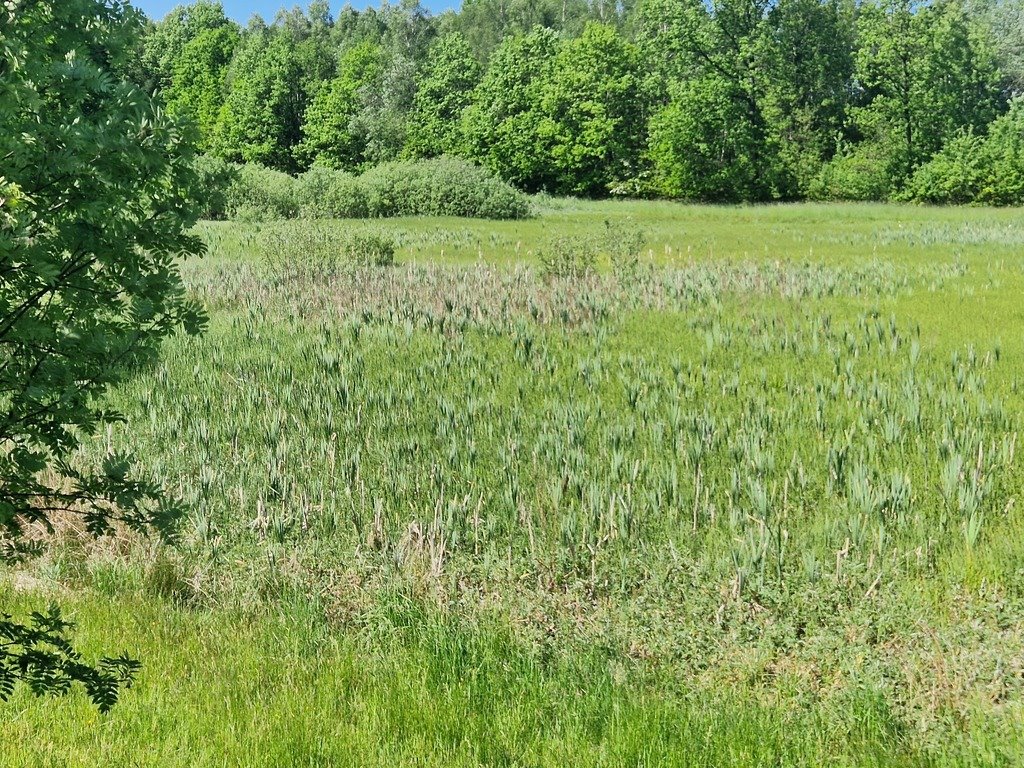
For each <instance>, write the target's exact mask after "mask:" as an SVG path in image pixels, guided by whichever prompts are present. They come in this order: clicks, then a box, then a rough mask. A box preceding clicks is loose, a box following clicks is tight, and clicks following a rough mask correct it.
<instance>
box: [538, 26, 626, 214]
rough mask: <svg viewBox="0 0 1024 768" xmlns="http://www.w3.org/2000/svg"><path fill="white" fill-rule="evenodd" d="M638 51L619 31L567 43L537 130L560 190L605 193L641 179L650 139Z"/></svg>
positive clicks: (593, 30)
mask: <svg viewBox="0 0 1024 768" xmlns="http://www.w3.org/2000/svg"><path fill="white" fill-rule="evenodd" d="M638 79H639V78H638V75H637V60H636V51H635V50H634V48H633V47H632V46H631V45H630V44H629V43H627V42H626V41H624V40H623V39H622V38H621V37H620V36H619V34H618V33H617V32H616V31H615V29H614V28H612V27H609V26H607V25H603V24H588V25H587V27H586V28H585V29H584V30H583V34H582V35H580V36H579V37H577V38H575V39H572V40H568V41H566V42H564V43H563V44H562V45H561V46H560V47H559V50H558V53H557V55H556V56H555V58H554V61H553V63H552V67H551V72H550V76H549V77H548V79H547V80H546V82H545V83H544V87H543V92H542V94H541V104H540V109H541V112H542V114H543V118H542V120H541V123H540V125H539V126H538V132H539V134H540V138H541V140H542V142H543V144H544V145H545V146H547V147H549V152H550V161H549V162H550V166H551V173H552V174H553V176H554V188H553V189H554V190H557V191H558V192H561V193H570V194H584V195H597V196H600V195H603V194H606V193H607V192H608V190H609V188H610V187H611V186H612V185H613V184H614V183H615V182H617V181H620V180H622V179H627V178H631V177H632V176H633V175H634V174H635V173H636V169H635V167H634V163H635V159H636V157H637V150H638V149H639V147H641V146H642V145H643V139H644V137H643V135H642V134H641V133H640V132H639V131H638V130H637V129H638V127H639V126H642V125H643V119H642V108H641V106H640V104H639V99H638V96H639V91H638Z"/></svg>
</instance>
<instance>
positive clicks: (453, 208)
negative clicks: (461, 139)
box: [359, 157, 530, 219]
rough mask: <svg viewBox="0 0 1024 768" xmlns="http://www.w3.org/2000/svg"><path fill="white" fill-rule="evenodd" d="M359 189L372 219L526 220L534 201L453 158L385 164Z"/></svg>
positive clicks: (365, 176) (365, 177)
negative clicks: (448, 217)
mask: <svg viewBox="0 0 1024 768" xmlns="http://www.w3.org/2000/svg"><path fill="white" fill-rule="evenodd" d="M359 184H360V186H361V187H362V189H363V192H364V194H365V196H366V206H367V214H368V215H369V216H372V217H384V216H468V217H471V218H483V219H521V218H524V217H526V216H528V215H529V214H530V204H529V201H528V200H527V198H526V196H525V195H523V194H522V193H521V192H518V191H517V190H515V189H513V188H512V187H511V186H509V185H508V184H506V183H505V182H503V181H501V180H500V179H497V178H495V177H494V176H493V175H491V174H490V173H488V172H487V171H485V170H484V169H482V168H479V167H477V166H475V165H473V164H472V163H468V162H466V161H465V160H460V159H457V158H453V157H439V158H435V159H432V160H421V161H418V162H395V163H382V164H381V165H378V166H376V167H374V168H372V169H370V170H369V171H367V172H366V173H364V174H363V175H362V176H360V177H359Z"/></svg>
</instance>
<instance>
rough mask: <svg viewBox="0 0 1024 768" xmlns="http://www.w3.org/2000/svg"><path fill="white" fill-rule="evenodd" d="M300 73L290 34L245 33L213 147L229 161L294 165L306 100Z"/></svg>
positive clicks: (230, 73)
mask: <svg viewBox="0 0 1024 768" xmlns="http://www.w3.org/2000/svg"><path fill="white" fill-rule="evenodd" d="M300 78H301V70H300V69H299V62H298V59H297V58H296V54H295V43H294V42H293V41H292V40H291V38H289V37H288V36H286V35H284V34H278V33H275V32H273V31H270V30H264V31H261V32H257V33H250V34H249V35H247V36H246V37H245V39H244V40H243V42H242V44H241V45H240V46H239V48H238V52H237V54H236V55H235V57H234V60H233V61H232V63H231V67H230V69H229V71H228V96H227V99H226V100H225V102H224V105H223V107H222V109H221V113H220V116H219V118H218V123H217V129H216V135H215V136H214V138H213V140H212V147H213V151H214V152H215V153H216V154H218V155H219V156H221V157H223V158H224V159H226V160H231V161H233V162H246V163H258V164H260V165H265V166H268V167H271V168H276V169H278V170H283V171H291V170H295V169H296V167H297V163H296V159H295V157H294V152H293V149H294V147H295V146H296V145H297V144H298V143H299V142H300V140H301V138H302V115H303V113H304V111H305V101H306V98H305V95H304V93H303V92H302V91H301V88H300Z"/></svg>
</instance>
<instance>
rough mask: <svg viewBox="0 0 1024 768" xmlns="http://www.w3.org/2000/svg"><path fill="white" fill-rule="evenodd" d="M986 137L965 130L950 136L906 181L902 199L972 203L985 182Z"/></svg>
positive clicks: (924, 201)
mask: <svg viewBox="0 0 1024 768" xmlns="http://www.w3.org/2000/svg"><path fill="white" fill-rule="evenodd" d="M984 150H985V139H984V137H982V136H977V135H975V134H974V132H973V131H971V130H968V131H966V132H964V133H961V134H959V135H957V136H955V137H954V138H953V139H951V140H950V141H949V142H948V143H947V144H946V146H945V147H943V148H942V150H941V151H940V152H939V153H938V154H936V155H935V156H934V157H933V158H932V159H931V160H930V161H928V162H927V163H925V164H924V165H922V166H921V167H920V168H918V169H917V171H916V172H915V173H914V175H913V176H912V177H911V178H910V180H909V181H908V182H907V186H906V188H905V189H904V190H903V192H902V193H901V194H900V195H899V197H900V198H901V199H905V200H917V201H919V202H923V203H952V204H960V205H962V204H965V203H972V202H974V201H975V200H977V199H978V197H979V195H980V193H981V189H982V187H983V186H984V184H985V175H986V173H985V171H986V169H985V166H986V165H987V162H986V158H985V157H984Z"/></svg>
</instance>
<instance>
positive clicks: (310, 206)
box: [297, 165, 367, 219]
mask: <svg viewBox="0 0 1024 768" xmlns="http://www.w3.org/2000/svg"><path fill="white" fill-rule="evenodd" d="M297 193H298V201H299V215H300V216H302V217H303V218H309V219H358V218H363V217H365V216H366V215H367V207H366V194H365V193H364V192H363V188H362V186H361V185H360V183H359V180H358V179H357V178H356V177H355V176H353V175H352V174H350V173H345V172H344V171H337V170H333V169H331V168H327V167H325V166H319V165H318V166H314V167H313V168H311V169H310V170H308V171H307V172H306V173H304V174H302V175H301V176H300V177H299V179H298V185H297Z"/></svg>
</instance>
